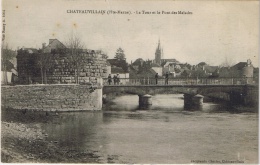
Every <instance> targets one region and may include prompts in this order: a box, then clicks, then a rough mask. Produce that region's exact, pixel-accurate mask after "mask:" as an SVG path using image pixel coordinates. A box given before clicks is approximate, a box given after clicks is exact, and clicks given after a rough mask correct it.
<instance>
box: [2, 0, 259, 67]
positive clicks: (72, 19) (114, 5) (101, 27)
mask: <svg viewBox="0 0 260 165" xmlns="http://www.w3.org/2000/svg"><path fill="white" fill-rule="evenodd" d="M3 9H4V10H5V18H4V19H5V21H6V29H5V35H6V39H5V42H8V44H9V45H10V46H11V47H12V48H13V49H17V47H20V48H21V47H23V46H24V47H33V48H40V47H41V45H42V43H44V42H45V43H48V41H49V39H52V38H57V39H59V40H60V41H61V42H65V41H66V40H67V39H68V36H69V35H70V34H71V33H77V34H78V35H79V36H80V37H81V40H82V41H83V42H84V43H85V46H86V48H89V49H102V50H104V51H105V52H106V53H107V54H108V56H109V57H110V58H113V57H114V55H115V51H116V49H117V48H118V47H122V48H123V49H124V51H125V54H126V58H127V61H128V62H130V61H131V60H135V59H137V58H143V59H154V53H155V49H156V47H157V44H158V40H159V38H160V41H161V45H162V47H163V50H164V58H175V59H177V60H179V61H180V62H188V63H190V64H197V63H199V62H201V61H205V62H207V63H209V64H211V65H220V64H221V63H223V62H225V61H227V62H228V63H230V64H235V63H237V62H240V61H246V60H247V59H251V60H252V61H253V64H254V66H258V55H259V2H258V1H155V0H153V1H147V0H145V1H131V2H127V1H112V0H104V1H101V0H100V1H96V2H91V1H86V0H57V1H55V2H53V1H52V0H44V1H35V0H4V2H3ZM68 10H105V11H106V12H107V11H108V10H113V11H118V10H120V11H131V14H130V15H129V14H103V15H102V14H86V13H85V14H82V13H74V14H72V13H68V12H67V11H68ZM143 10H145V11H151V12H152V11H156V12H157V11H159V12H161V14H136V13H137V11H139V12H142V11H143ZM162 11H165V12H166V11H170V12H172V11H175V12H178V11H185V12H188V11H189V12H192V14H162Z"/></svg>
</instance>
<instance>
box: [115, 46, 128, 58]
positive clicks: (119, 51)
mask: <svg viewBox="0 0 260 165" xmlns="http://www.w3.org/2000/svg"><path fill="white" fill-rule="evenodd" d="M114 58H116V59H120V60H125V59H126V58H125V53H124V50H123V49H122V48H121V47H119V48H118V49H117V50H116V55H115V57H114Z"/></svg>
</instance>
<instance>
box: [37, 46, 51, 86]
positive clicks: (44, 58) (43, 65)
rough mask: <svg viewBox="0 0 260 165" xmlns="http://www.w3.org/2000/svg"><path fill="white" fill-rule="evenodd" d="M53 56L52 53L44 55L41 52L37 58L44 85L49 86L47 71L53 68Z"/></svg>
mask: <svg viewBox="0 0 260 165" xmlns="http://www.w3.org/2000/svg"><path fill="white" fill-rule="evenodd" d="M51 60H52V54H50V53H43V52H42V51H41V52H39V54H38V56H37V64H38V66H39V67H40V69H41V80H42V84H43V83H45V84H47V73H46V71H47V69H49V68H50V67H51V66H52V62H51Z"/></svg>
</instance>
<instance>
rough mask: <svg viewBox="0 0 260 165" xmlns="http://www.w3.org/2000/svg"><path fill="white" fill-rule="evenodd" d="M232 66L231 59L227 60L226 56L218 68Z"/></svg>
mask: <svg viewBox="0 0 260 165" xmlns="http://www.w3.org/2000/svg"><path fill="white" fill-rule="evenodd" d="M232 65H233V62H232V60H231V59H227V56H226V58H225V61H224V62H222V63H221V64H220V66H219V67H231V66H232Z"/></svg>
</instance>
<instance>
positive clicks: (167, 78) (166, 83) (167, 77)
mask: <svg viewBox="0 0 260 165" xmlns="http://www.w3.org/2000/svg"><path fill="white" fill-rule="evenodd" d="M168 80H169V74H168V72H166V74H165V85H168Z"/></svg>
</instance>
